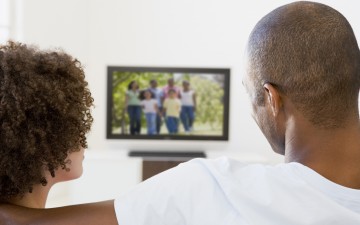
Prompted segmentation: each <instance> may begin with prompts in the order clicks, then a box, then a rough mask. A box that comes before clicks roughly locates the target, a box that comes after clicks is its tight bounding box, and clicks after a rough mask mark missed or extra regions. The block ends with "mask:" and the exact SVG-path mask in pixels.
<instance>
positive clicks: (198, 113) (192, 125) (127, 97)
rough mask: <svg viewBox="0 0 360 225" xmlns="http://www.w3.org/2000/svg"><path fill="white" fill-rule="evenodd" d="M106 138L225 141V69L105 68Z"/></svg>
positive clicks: (227, 75)
mask: <svg viewBox="0 0 360 225" xmlns="http://www.w3.org/2000/svg"><path fill="white" fill-rule="evenodd" d="M107 75H108V77H107V78H108V82H107V129H106V130H107V138H108V139H148V140H151V139H154V140H159V139H165V140H167V139H169V140H224V141H226V140H228V136H229V135H228V134H229V132H228V127H229V97H230V96H229V92H230V69H226V68H165V67H120V66H108V68H107Z"/></svg>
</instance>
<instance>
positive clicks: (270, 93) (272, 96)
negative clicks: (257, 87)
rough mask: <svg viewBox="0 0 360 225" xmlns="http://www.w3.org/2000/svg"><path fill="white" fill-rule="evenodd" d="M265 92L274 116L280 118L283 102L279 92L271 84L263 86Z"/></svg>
mask: <svg viewBox="0 0 360 225" xmlns="http://www.w3.org/2000/svg"><path fill="white" fill-rule="evenodd" d="M263 88H264V90H265V98H266V99H267V102H268V103H269V106H270V108H271V111H272V113H273V116H274V117H276V116H278V114H279V112H280V109H281V107H282V100H281V96H280V93H279V91H278V90H277V89H276V88H275V87H274V86H273V85H272V84H270V83H265V84H264V86H263Z"/></svg>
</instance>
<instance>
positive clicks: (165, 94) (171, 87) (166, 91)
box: [162, 78, 180, 102]
mask: <svg viewBox="0 0 360 225" xmlns="http://www.w3.org/2000/svg"><path fill="white" fill-rule="evenodd" d="M170 90H174V91H175V97H176V98H179V97H180V88H179V87H178V86H176V84H175V80H174V78H170V79H168V84H167V85H166V86H165V87H163V90H162V91H163V102H164V101H165V99H166V98H168V97H169V91H170Z"/></svg>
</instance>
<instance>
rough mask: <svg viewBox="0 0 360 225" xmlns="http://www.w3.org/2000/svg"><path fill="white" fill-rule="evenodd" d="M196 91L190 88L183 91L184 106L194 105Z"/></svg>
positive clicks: (182, 100)
mask: <svg viewBox="0 0 360 225" xmlns="http://www.w3.org/2000/svg"><path fill="white" fill-rule="evenodd" d="M194 93H195V92H194V91H193V90H189V91H187V92H184V91H181V92H180V94H181V104H182V105H184V106H194V99H193V96H194Z"/></svg>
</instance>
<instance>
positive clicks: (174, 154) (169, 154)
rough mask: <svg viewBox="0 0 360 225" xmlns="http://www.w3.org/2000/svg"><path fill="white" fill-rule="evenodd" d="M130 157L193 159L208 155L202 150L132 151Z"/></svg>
mask: <svg viewBox="0 0 360 225" xmlns="http://www.w3.org/2000/svg"><path fill="white" fill-rule="evenodd" d="M129 156H130V157H142V158H171V159H174V158H182V159H188V160H189V159H193V158H206V155H205V153H204V152H202V151H196V152H195V151H192V152H180V151H137V150H136V151H130V152H129Z"/></svg>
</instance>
